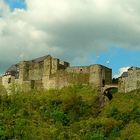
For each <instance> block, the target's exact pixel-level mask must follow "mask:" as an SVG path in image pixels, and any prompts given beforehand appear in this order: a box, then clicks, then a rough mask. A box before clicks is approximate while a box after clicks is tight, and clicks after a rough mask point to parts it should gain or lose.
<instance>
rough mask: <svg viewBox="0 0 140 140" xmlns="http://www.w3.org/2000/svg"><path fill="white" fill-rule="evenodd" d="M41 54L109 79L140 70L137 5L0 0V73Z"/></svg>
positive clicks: (107, 0) (133, 1) (101, 0)
mask: <svg viewBox="0 0 140 140" xmlns="http://www.w3.org/2000/svg"><path fill="white" fill-rule="evenodd" d="M46 54H51V55H52V56H54V57H58V58H60V59H63V60H66V61H69V62H71V65H89V64H94V63H98V64H103V65H105V66H108V67H111V68H113V75H118V74H119V73H120V72H122V71H124V70H126V68H128V67H129V66H140V55H139V54H140V1H138V0H0V73H1V74H2V73H4V71H5V70H6V69H7V68H8V67H9V66H10V65H11V64H13V63H17V62H18V61H21V60H28V59H32V58H36V57H39V56H43V55H46Z"/></svg>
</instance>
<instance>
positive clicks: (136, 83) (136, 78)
mask: <svg viewBox="0 0 140 140" xmlns="http://www.w3.org/2000/svg"><path fill="white" fill-rule="evenodd" d="M139 87H140V70H130V71H128V78H127V79H126V81H125V92H130V91H132V90H136V89H138V88H139Z"/></svg>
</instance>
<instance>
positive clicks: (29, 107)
mask: <svg viewBox="0 0 140 140" xmlns="http://www.w3.org/2000/svg"><path fill="white" fill-rule="evenodd" d="M1 88H3V87H1ZM1 91H2V92H1ZM4 92H5V94H3V93H4ZM13 92H14V93H12V94H11V95H7V94H6V91H4V89H3V90H0V140H5V139H21V140H31V139H35V140H46V139H47V140H115V139H116V140H122V139H128V140H129V139H130V140H132V139H135V140H139V139H140V135H139V131H140V102H139V101H140V95H139V94H138V93H139V91H137V92H131V93H128V94H123V93H116V94H113V100H112V101H110V102H108V103H106V104H105V106H104V108H101V106H100V98H99V96H98V95H97V93H96V90H95V89H93V88H92V87H90V86H81V85H79V86H74V87H67V88H63V89H61V90H50V91H36V90H34V91H30V92H21V91H20V90H19V91H18V90H16V93H15V91H14V90H13Z"/></svg>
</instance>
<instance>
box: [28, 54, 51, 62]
mask: <svg viewBox="0 0 140 140" xmlns="http://www.w3.org/2000/svg"><path fill="white" fill-rule="evenodd" d="M48 57H50V55H45V56H42V57H38V58H35V59H33V60H30V62H34V63H38V62H41V61H44V60H45V59H46V58H48Z"/></svg>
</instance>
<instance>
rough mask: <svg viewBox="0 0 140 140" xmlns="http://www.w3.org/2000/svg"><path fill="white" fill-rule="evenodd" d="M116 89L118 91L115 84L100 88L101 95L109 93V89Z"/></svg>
mask: <svg viewBox="0 0 140 140" xmlns="http://www.w3.org/2000/svg"><path fill="white" fill-rule="evenodd" d="M114 88H117V89H118V85H117V84H111V85H105V86H104V87H103V88H102V93H104V92H105V91H109V90H111V89H114Z"/></svg>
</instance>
